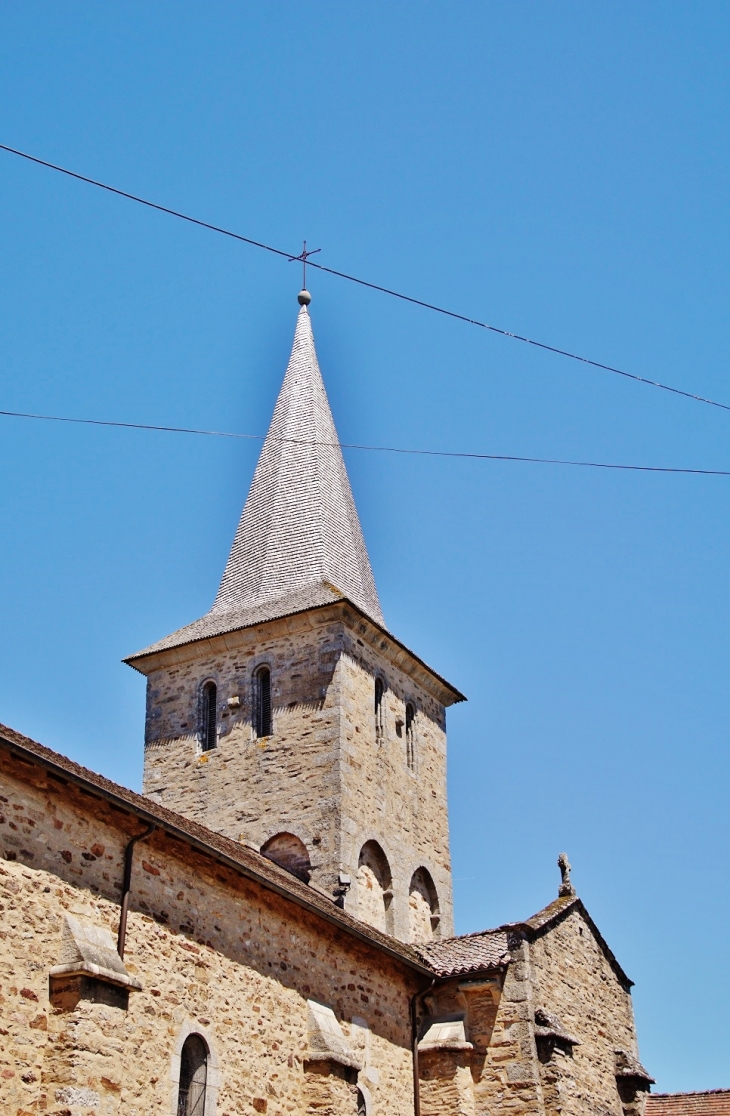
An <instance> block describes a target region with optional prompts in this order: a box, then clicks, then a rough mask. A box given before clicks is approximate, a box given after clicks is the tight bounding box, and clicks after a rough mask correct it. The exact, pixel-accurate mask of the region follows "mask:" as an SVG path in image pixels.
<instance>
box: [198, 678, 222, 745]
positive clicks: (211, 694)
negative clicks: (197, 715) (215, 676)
mask: <svg viewBox="0 0 730 1116" xmlns="http://www.w3.org/2000/svg"><path fill="white" fill-rule="evenodd" d="M202 713H203V715H202V718H201V721H202V732H201V745H202V748H203V751H204V752H209V751H210V749H211V748H215V746H216V744H217V743H218V687H217V686H216V684H215V682H206V683H205V685H204V686H203V710H202Z"/></svg>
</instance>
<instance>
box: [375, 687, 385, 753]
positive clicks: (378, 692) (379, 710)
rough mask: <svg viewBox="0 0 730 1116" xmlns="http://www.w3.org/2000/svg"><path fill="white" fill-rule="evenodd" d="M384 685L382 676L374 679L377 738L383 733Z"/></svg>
mask: <svg viewBox="0 0 730 1116" xmlns="http://www.w3.org/2000/svg"><path fill="white" fill-rule="evenodd" d="M384 692H385V686H384V685H383V679H382V678H376V679H375V735H376V737H377V738H378V740H379V739H380V738H381V736H382V735H383V727H384V724H383V693H384Z"/></svg>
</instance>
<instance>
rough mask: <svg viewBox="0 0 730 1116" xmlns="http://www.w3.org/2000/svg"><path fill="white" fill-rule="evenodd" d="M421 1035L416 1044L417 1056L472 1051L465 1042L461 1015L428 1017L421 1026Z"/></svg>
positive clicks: (471, 1045)
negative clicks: (434, 1052) (448, 1051)
mask: <svg viewBox="0 0 730 1116" xmlns="http://www.w3.org/2000/svg"><path fill="white" fill-rule="evenodd" d="M422 1031H423V1035H422V1037H421V1039H420V1040H419V1042H418V1052H419V1054H428V1053H430V1052H431V1051H436V1050H454V1051H458V1050H473V1049H474V1046H473V1044H472V1043H470V1042H467V1040H466V1032H465V1030H464V1016H463V1015H442V1016H440V1017H436V1018H434V1017H433V1016H428V1017H427V1018H426V1019H425V1020H424V1021H423V1024H422Z"/></svg>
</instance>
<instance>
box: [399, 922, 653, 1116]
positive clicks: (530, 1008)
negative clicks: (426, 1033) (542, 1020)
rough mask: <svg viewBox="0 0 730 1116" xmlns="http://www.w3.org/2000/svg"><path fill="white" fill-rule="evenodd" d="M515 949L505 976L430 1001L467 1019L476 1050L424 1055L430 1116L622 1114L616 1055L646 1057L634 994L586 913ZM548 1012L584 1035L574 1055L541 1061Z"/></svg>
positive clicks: (431, 1007)
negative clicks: (538, 1014) (540, 1033)
mask: <svg viewBox="0 0 730 1116" xmlns="http://www.w3.org/2000/svg"><path fill="white" fill-rule="evenodd" d="M510 953H511V956H512V958H513V960H512V962H511V963H510V965H509V967H508V968H507V970H506V972H505V973H504V976H503V980H502V982H500V980H498V979H493V980H492V981H491V982H489V981H479V980H478V979H477V980H474V981H470V980H468V979H464V980H455V981H452V982H449V983H447V984H445V985H443V986H441V987H439V988H437V989H436V990H435V992H434V993H433V994H432V995H430V996H427V997H426V998H425V1006H426V1008H427V1010H428V1012H429V1014H430V1015H431V1016H433V1017H436V1018H438V1017H443V1016H448V1015H459V1014H461V1015H463V1017H464V1028H465V1036H466V1039H467V1041H468V1042H470V1043H471V1044H472V1050H471V1051H470V1052H469V1053H465V1052H464V1051H462V1050H456V1049H455V1050H453V1051H446V1050H441V1051H439V1052H432V1053H424V1054H423V1055H422V1057H421V1067H420V1069H421V1076H422V1078H423V1080H424V1088H423V1105H422V1112H423V1116H447V1113H450V1112H451V1111H452V1110H453V1111H455V1112H459V1113H460V1114H461V1113H464V1114H467V1116H471V1113H472V1112H473V1113H474V1114H475V1116H488V1114H489V1116H493V1114H494V1113H499V1114H500V1116H586V1113H591V1114H592V1116H622V1111H623V1110H622V1106H621V1101H620V1098H619V1095H618V1090H617V1086H616V1078H615V1065H614V1051H615V1050H616V1049H617V1048H619V1049H623V1050H626V1051H627V1053H629V1054H632V1055H634V1056H636V1055H637V1048H636V1034H635V1028H634V1019H633V1010H632V1005H631V996H630V994H629V992H628V991H627V989H625V988H624V987H623V985H622V983H621V981H620V979H619V978H618V976H617V974H616V972H615V971H614V969H613V968H612V966H611V964H610V963H609V961H608V959H607V958H606V955H605V953H604V952H603V950H602V949H601V946H600V944H599V942H598V941H597V939H596V937H595V934H594V932H593V930H592V928H591V927H590V925H589V923H588V922H587V920H586V919H585V918H584V916H583V914H582V912H581V911H580V910H578V909H575V908H574V909H572V910H571V911H570V912H568V913H567V914H566V916H565V917H563V918H562V919H558V920H557V921H556V922H552V923H550V924H549V925H548V926H546V927H545V929H544V930H543V931H542V932H541V933H540V934H539V935H538V936H537V937H536V938H535V939H534V940H531V941H528V940H526V939H525V938H521V939H520V938H518V937H517V936H515V939H514V940H513V942H512V944H511V945H510ZM500 983H501V987H500ZM538 1008H542V1009H543V1010H545V1011H549V1012H551V1013H552V1014H553V1015H556V1016H558V1018H559V1020H560V1023H561V1025H562V1027H563V1029H564V1030H565V1031H566V1032H567V1033H568V1034H570V1035H572V1036H573V1037H575V1038H577V1039H578V1040H579V1042H580V1045H578V1046H575V1047H574V1048H573V1051H572V1054H571V1053H570V1051H569V1050H567V1051H566V1050H563V1051H561V1050H560V1049H555V1050H554V1051H553V1052H552V1054H551V1056H550V1058H549V1060H547V1061H542V1060H541V1058H540V1056H539V1055H538V1050H537V1046H536V1043H535V1023H534V1019H535V1011H536V1010H537V1009H538ZM465 1067H468V1069H469V1071H470V1072H469V1075H468V1076H467V1075H466V1074H465V1072H464V1070H465ZM457 1094H458V1099H455V1098H457ZM449 1105H452V1106H453V1105H456V1107H453V1109H452V1108H450V1107H449Z"/></svg>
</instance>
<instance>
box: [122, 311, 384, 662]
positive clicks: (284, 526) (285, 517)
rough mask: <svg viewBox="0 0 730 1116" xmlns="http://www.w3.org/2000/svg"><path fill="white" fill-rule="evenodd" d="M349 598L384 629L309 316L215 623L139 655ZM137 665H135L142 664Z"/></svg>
mask: <svg viewBox="0 0 730 1116" xmlns="http://www.w3.org/2000/svg"><path fill="white" fill-rule="evenodd" d="M323 594H324V595H325V596H327V594H330V596H329V598H328V599H330V600H336V599H337V598H338V597H347V598H348V599H349V600H351V601H352V602H353V604H355V605H356V606H357V607H358V608H359V609H361V610H362V611H363V612H364V613H365V615H366V616H369V617H370V618H371V619H372V620H374V621H375V622H376V623H377V624H379V625H381V626H383V625H384V620H383V614H382V612H381V610H380V602H379V600H378V593H377V590H376V588H375V580H374V578H373V572H372V569H371V568H370V560H369V558H368V554H367V550H366V549H365V541H364V539H363V535H362V529H361V527H360V520H359V519H358V515H357V509H356V507H355V501H354V499H353V496H352V489H351V488H350V481H349V479H348V476H347V470H346V469H345V462H344V460H343V457H342V451H341V449H340V447H339V445H338V437H337V431H336V430H335V424H334V420H333V418H332V412H331V411H330V405H329V402H328V400H327V393H326V391H325V388H324V383H323V381H322V373H321V372H320V370H319V364H318V362H317V353H316V351H315V348H314V337H313V335H312V324H311V320H310V317H309V313H308V311H307V308H306V306H302V308H301V310H300V311H299V316H298V318H297V325H296V330H295V333H294V345H293V347H292V351H291V356H290V358H289V364H288V366H287V370H286V375H285V376H284V382H283V384H282V386H281V391H280V392H279V398H278V399H277V401H276V406H275V408H274V414H273V417H272V419H271V425H270V426H269V430H268V433H267V435H266V439H265V441H264V445H263V448H262V450H261V456H260V457H259V460H258V464H257V466H256V471H255V473H254V476H253V481H252V482H251V488H250V490H249V494H248V499H247V500H246V504H245V506H244V509H243V513H242V515H241V519H240V522H239V524H238V529H237V531H236V535H235V538H234V540H233V546H232V547H231V553H230V555H229V557H228V562H227V563H226V568H225V571H224V573H223V579H222V581H221V583H220V587H219V589H218V593H217V595H216V598H215V601H214V603H213V607H212V609H211V610H210V612H209V613H208V614H207V616H204V617H203V618H202V619H201V620H197V621H196V622H195V623H194V624H188V625H187V627H185V628H180V629H179V630H178V631H177V632H174V633H173V634H172V635H171V636H168V637H167V638H166V639H164V640H160V642H159V643H156V644H153V646H152V647H150V648H146V649H145V651H144V652H139V654H140V655H142V654H148V653H150V652H152V651H153V650H155V651H161V650H165V649H166V648H169V647H178V646H180V645H182V644H184V643H189V642H192V641H193V640H197V639H202V638H206V637H207V636H211V635H218V634H221V633H223V632H227V631H232V630H234V628H236V627H239V628H240V627H247V626H248V625H249V624H252V623H261V622H263V621H265V620H271V619H275V618H277V617H280V616H284V615H287V613H288V612H290V611H296V609H292V607H291V605H290V603H289V601H290V599H291V597H292V596H295V595H298V596H300V597H302V598H303V599H305V600H306V602H307V603H306V604H304V605H302V606H301V607H309V606H310V605H317V604H323V603H325V601H324V600H323V599H322V598H323ZM135 657H136V656H135Z"/></svg>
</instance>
